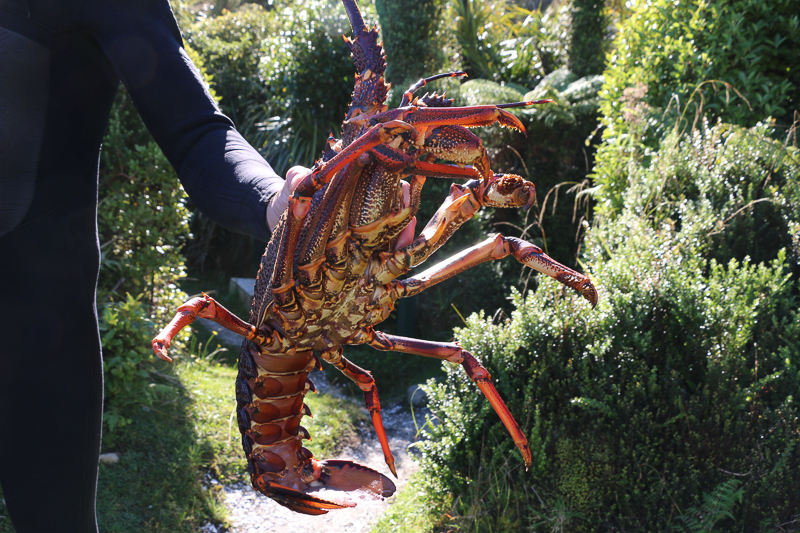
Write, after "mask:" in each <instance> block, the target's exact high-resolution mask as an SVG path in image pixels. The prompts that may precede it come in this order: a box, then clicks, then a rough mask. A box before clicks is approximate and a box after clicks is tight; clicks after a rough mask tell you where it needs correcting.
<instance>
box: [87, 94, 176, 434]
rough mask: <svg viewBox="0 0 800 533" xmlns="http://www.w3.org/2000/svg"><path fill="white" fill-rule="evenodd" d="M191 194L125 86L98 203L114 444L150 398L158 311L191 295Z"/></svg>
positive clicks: (106, 147) (107, 145) (101, 308)
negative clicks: (187, 286)
mask: <svg viewBox="0 0 800 533" xmlns="http://www.w3.org/2000/svg"><path fill="white" fill-rule="evenodd" d="M185 201H186V197H185V193H184V192H183V189H182V188H181V187H180V186H179V185H178V183H177V177H176V176H175V173H174V171H173V170H172V167H171V166H170V165H169V163H168V162H167V160H166V158H165V157H164V155H163V154H162V153H161V150H160V149H159V148H158V146H157V145H156V143H155V141H154V140H153V139H152V137H151V136H150V134H149V133H148V132H147V130H146V129H145V127H144V124H143V123H142V122H141V119H140V118H139V116H138V114H137V113H136V111H135V110H134V109H133V105H132V103H131V101H130V97H129V96H128V95H127V93H126V92H125V91H120V93H119V94H118V95H117V98H116V102H115V106H114V109H113V111H112V114H111V120H110V123H109V126H108V130H107V133H106V136H105V139H104V141H103V152H102V156H101V166H100V198H99V205H98V231H99V233H100V242H101V252H102V259H101V261H102V262H101V269H100V277H99V281H98V295H97V301H98V312H99V315H100V330H101V334H102V341H103V365H104V372H105V391H106V406H105V414H104V422H105V427H106V431H105V433H104V440H105V443H106V444H110V443H111V442H112V441H113V440H114V438H115V429H116V428H117V427H118V426H123V425H125V424H128V423H130V421H131V412H132V409H134V408H137V407H138V406H140V405H141V404H147V402H148V401H149V398H150V396H149V391H150V390H151V389H148V388H147V385H148V383H149V382H150V380H149V377H148V376H149V374H148V369H149V368H150V364H151V363H152V361H153V360H154V356H153V354H152V352H151V350H150V349H149V345H150V340H151V339H152V338H153V337H154V336H155V333H156V331H157V329H156V327H155V324H154V321H153V319H154V318H157V319H158V322H161V321H162V320H163V319H164V318H165V315H166V313H168V312H169V310H171V309H173V308H174V307H175V306H176V305H179V304H180V303H181V301H182V300H183V299H184V297H185V295H184V294H183V293H182V292H181V291H180V290H179V289H178V287H177V286H176V285H175V280H176V279H177V278H179V277H181V276H183V275H184V270H183V257H182V255H181V253H180V248H181V245H182V243H183V242H184V241H185V239H186V237H187V235H188V218H189V215H188V212H187V210H186V207H185ZM179 341H180V339H179Z"/></svg>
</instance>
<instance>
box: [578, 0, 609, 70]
mask: <svg viewBox="0 0 800 533" xmlns="http://www.w3.org/2000/svg"><path fill="white" fill-rule="evenodd" d="M604 7H605V2H604V1H600V0H572V21H571V22H572V23H571V24H570V29H571V30H572V35H570V47H569V69H570V70H571V71H572V72H574V73H575V74H576V75H578V76H588V75H591V74H601V73H602V72H603V70H604V67H605V65H604V63H605V48H606V45H607V42H606V39H605V37H606V27H607V24H608V21H607V20H606V17H605V16H604V13H603V11H604Z"/></svg>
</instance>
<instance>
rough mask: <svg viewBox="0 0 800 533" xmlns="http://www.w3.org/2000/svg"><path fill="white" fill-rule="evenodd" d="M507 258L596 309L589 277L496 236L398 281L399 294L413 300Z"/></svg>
mask: <svg viewBox="0 0 800 533" xmlns="http://www.w3.org/2000/svg"><path fill="white" fill-rule="evenodd" d="M509 255H513V256H514V257H515V258H516V259H517V260H518V261H519V262H520V263H522V264H524V265H526V266H529V267H531V268H533V269H534V270H537V271H539V272H541V273H542V274H546V275H548V276H550V277H551V278H553V279H555V280H556V281H559V282H560V283H563V284H564V285H566V286H567V287H570V288H571V289H574V290H575V291H577V292H578V293H579V294H580V295H581V296H583V297H584V298H586V299H587V300H588V301H589V303H591V304H592V307H594V306H596V305H597V289H595V287H594V285H592V282H591V280H590V279H589V278H588V277H586V276H584V275H583V274H581V273H579V272H576V271H574V270H572V269H571V268H568V267H566V266H564V265H562V264H561V263H559V262H557V261H555V260H554V259H552V258H551V257H550V256H548V255H547V254H545V253H544V252H543V251H542V249H541V248H539V247H538V246H536V245H534V244H531V243H529V242H526V241H523V240H522V239H518V238H516V237H505V236H503V235H499V234H498V235H495V236H494V237H489V238H488V239H486V240H485V241H483V242H481V243H479V244H476V245H475V246H473V247H471V248H467V249H466V250H464V251H463V252H461V253H459V254H456V255H454V256H452V257H450V258H449V259H446V260H444V261H442V262H441V263H439V264H437V265H434V266H432V267H431V268H429V269H428V270H426V271H424V272H421V273H420V274H417V275H416V276H413V277H411V278H408V279H405V280H402V281H399V282H398V284H399V286H400V287H402V289H400V290H399V291H398V292H399V293H400V295H401V296H403V297H406V296H413V295H415V294H418V293H420V292H422V291H423V290H425V289H427V288H428V287H431V286H432V285H435V284H437V283H439V282H442V281H444V280H446V279H448V278H451V277H453V276H455V275H456V274H458V273H459V272H463V271H464V270H466V269H468V268H472V267H474V266H475V265H479V264H481V263H483V262H486V261H491V260H493V259H502V258H504V257H507V256H509Z"/></svg>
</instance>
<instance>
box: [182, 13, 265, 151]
mask: <svg viewBox="0 0 800 533" xmlns="http://www.w3.org/2000/svg"><path fill="white" fill-rule="evenodd" d="M182 29H183V37H184V41H185V44H186V46H187V47H188V48H189V49H192V50H196V51H197V53H196V55H195V56H193V57H192V60H193V61H194V62H195V64H197V63H198V59H200V58H202V65H197V66H198V67H199V68H201V69H203V70H204V71H205V72H206V73H207V77H206V79H207V80H208V81H209V82H210V83H211V86H212V87H213V90H214V91H215V93H216V95H217V96H218V97H219V100H220V106H221V108H222V110H223V112H224V113H225V114H226V115H228V116H229V117H230V118H231V120H233V122H234V124H236V128H237V129H238V131H239V132H240V133H241V134H242V135H243V136H245V138H252V137H254V136H255V135H257V131H256V123H257V122H258V120H259V115H258V110H260V109H261V108H262V107H263V106H264V105H265V103H266V101H267V99H268V97H269V96H268V93H267V89H266V87H265V86H264V83H263V80H261V79H260V78H259V65H260V64H261V62H262V61H265V60H266V59H267V57H266V51H265V50H264V47H263V42H264V40H265V39H267V38H268V37H269V36H271V35H273V34H274V33H275V32H276V31H277V29H278V25H277V21H276V20H275V17H274V15H273V14H272V13H271V12H268V11H266V10H264V9H263V8H261V7H259V6H257V5H255V4H249V5H248V6H247V7H246V8H243V9H240V10H238V11H236V12H230V11H224V12H223V13H222V14H221V15H220V16H217V17H212V16H209V13H206V12H202V13H200V14H199V17H198V19H197V20H196V21H195V22H194V23H192V24H186V25H184V26H183V28H182Z"/></svg>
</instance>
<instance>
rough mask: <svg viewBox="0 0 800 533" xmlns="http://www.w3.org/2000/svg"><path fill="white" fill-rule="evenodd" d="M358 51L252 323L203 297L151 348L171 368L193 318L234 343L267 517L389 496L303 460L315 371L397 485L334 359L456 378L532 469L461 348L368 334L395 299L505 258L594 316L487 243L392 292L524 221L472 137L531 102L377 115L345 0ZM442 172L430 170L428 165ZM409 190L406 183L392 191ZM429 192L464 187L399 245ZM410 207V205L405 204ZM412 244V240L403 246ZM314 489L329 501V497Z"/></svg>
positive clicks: (380, 484) (261, 285) (356, 374)
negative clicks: (495, 211)
mask: <svg viewBox="0 0 800 533" xmlns="http://www.w3.org/2000/svg"><path fill="white" fill-rule="evenodd" d="M343 2H344V5H345V9H346V11H347V14H348V17H349V19H350V24H351V26H352V28H353V32H354V35H355V37H354V38H353V39H352V40H350V39H347V38H345V40H346V41H347V44H348V45H349V47H350V50H351V52H352V55H353V59H354V62H355V66H356V71H357V74H356V81H355V90H354V92H353V98H352V102H351V104H350V107H349V109H348V112H347V115H346V118H345V120H344V123H343V130H342V139H341V140H336V139H334V138H333V137H332V136H331V137H329V139H328V143H327V148H326V149H325V150H324V152H323V157H322V159H320V160H319V161H317V163H316V164H315V165H314V167H313V169H312V173H311V174H310V175H308V176H307V177H306V178H304V179H303V180H302V181H301V183H300V184H299V185H298V186H297V187H296V189H295V191H294V194H293V196H292V197H291V198H290V200H289V206H288V208H287V210H286V211H285V212H284V214H283V216H282V218H281V219H280V221H279V223H278V225H277V226H276V228H275V231H274V232H273V236H272V239H271V240H270V242H269V245H268V246H267V249H266V252H265V253H264V256H263V257H262V260H261V267H260V270H259V272H258V277H257V279H256V284H255V294H254V298H253V302H252V306H251V308H250V322H249V323H247V322H244V321H243V320H241V319H239V318H237V317H236V316H234V315H233V314H231V313H230V312H229V311H227V310H226V309H225V308H224V307H222V306H221V305H219V304H218V303H217V302H215V301H214V300H213V299H212V298H211V297H209V296H207V295H205V294H204V295H203V296H202V297H198V298H193V299H191V300H189V301H188V302H186V303H185V304H184V305H182V306H181V307H179V308H178V312H177V314H176V315H175V317H174V318H173V319H172V321H171V322H170V323H169V325H167V326H166V327H165V328H164V329H163V330H162V331H161V332H160V333H159V335H158V336H157V337H156V338H155V339H153V343H152V345H153V350H154V351H155V353H156V354H157V355H158V356H159V357H161V358H163V359H166V360H169V357H168V356H167V349H168V348H169V346H170V342H171V340H172V338H173V337H174V336H175V335H176V334H177V333H178V331H179V330H180V329H181V328H183V327H185V326H186V325H188V324H190V323H191V322H192V321H194V320H195V318H196V317H202V318H206V319H210V320H213V321H215V322H217V323H219V324H221V325H223V326H225V327H226V328H228V329H230V330H232V331H234V332H236V333H238V334H240V335H242V336H243V337H244V338H245V341H244V342H243V343H242V348H241V351H240V354H239V373H238V377H237V379H236V402H237V414H238V421H239V429H240V431H241V433H242V446H243V448H244V451H245V454H246V455H247V460H248V470H249V472H250V476H251V481H252V484H253V487H254V488H255V489H256V490H258V491H260V492H261V493H263V494H265V495H266V496H269V497H270V498H273V499H275V500H276V501H277V502H278V503H280V504H282V505H284V506H286V507H288V508H290V509H293V510H294V511H297V512H300V513H306V514H325V513H327V512H328V511H329V510H331V509H341V508H345V507H353V506H355V505H356V501H357V500H359V499H364V498H368V499H380V498H382V497H388V496H391V495H392V494H393V493H394V491H395V486H394V484H393V483H392V481H391V480H390V479H389V478H387V477H386V476H384V475H383V474H380V473H379V472H376V471H375V470H373V469H371V468H368V467H365V466H362V465H359V464H357V463H355V462H352V461H343V460H323V461H319V460H317V459H315V458H314V456H313V454H312V453H311V452H310V451H309V450H308V449H306V448H304V447H303V445H302V441H303V439H310V436H309V434H308V431H307V430H306V429H305V428H303V427H302V426H301V425H300V421H301V420H302V418H303V416H304V415H310V414H311V412H310V410H309V408H308V407H307V406H306V405H305V404H304V403H303V399H304V397H305V394H306V392H307V391H309V390H312V391H313V390H315V389H314V385H313V383H312V382H311V380H310V379H308V378H307V376H308V373H309V372H311V371H312V370H314V369H315V368H319V369H321V368H322V362H321V361H326V362H328V363H330V364H332V365H334V366H335V367H336V368H337V369H339V370H340V371H341V372H342V373H343V374H344V375H345V376H347V377H348V378H350V379H351V380H353V381H354V382H355V383H356V384H357V385H358V386H359V387H360V388H361V390H362V391H363V392H364V397H365V400H366V405H367V409H368V410H369V413H370V415H371V418H372V422H373V425H374V427H375V431H376V433H377V435H378V439H379V441H380V444H381V447H382V450H383V453H384V457H385V459H386V463H387V465H388V467H389V469H390V470H391V472H392V473H393V474H394V475H395V477H396V476H397V473H396V471H395V468H394V458H393V456H392V452H391V451H390V449H389V444H388V441H387V438H386V432H385V431H384V428H383V422H382V420H381V408H380V403H379V401H378V391H377V388H376V386H375V381H374V379H373V378H372V376H371V374H370V372H368V371H366V370H363V369H361V368H359V367H358V366H356V365H354V364H353V363H351V362H350V361H348V360H347V359H346V358H345V357H344V356H343V350H342V347H343V346H345V345H352V344H368V345H370V346H372V347H374V348H377V349H378V350H391V351H395V352H403V353H408V354H415V355H421V356H425V357H433V358H437V359H441V360H446V361H450V362H453V363H460V364H461V365H462V366H463V367H464V369H465V370H466V372H467V374H468V375H469V377H470V378H471V379H472V380H473V381H474V382H475V383H476V384H477V385H478V387H479V388H480V390H481V391H482V392H483V393H484V395H485V396H486V397H487V399H488V400H489V402H490V403H491V405H492V406H493V407H494V409H495V411H496V412H497V414H498V415H499V416H500V418H501V420H502V421H503V423H504V424H505V426H506V428H507V429H508V431H509V433H510V434H511V436H512V438H513V439H514V442H515V443H516V445H517V447H518V448H519V450H520V451H521V452H522V457H523V460H524V462H525V464H526V466H527V465H529V464H530V461H531V453H530V450H529V448H528V445H527V440H526V438H525V435H524V434H523V432H522V430H521V429H520V427H519V425H518V424H517V422H516V421H515V420H514V417H513V416H512V415H511V413H510V412H509V410H508V408H507V407H506V405H505V403H504V402H503V400H502V399H501V398H500V396H499V395H498V393H497V391H496V390H495V388H494V385H493V384H492V381H491V376H490V375H489V373H488V372H487V371H486V369H485V368H484V367H483V366H481V364H480V363H479V362H478V361H477V359H475V357H473V356H472V354H470V353H469V352H467V351H466V350H463V349H462V348H461V347H459V346H458V345H457V344H456V343H442V342H429V341H424V340H417V339H410V338H404V337H399V336H396V335H389V334H386V333H382V332H380V331H376V330H375V329H374V326H375V325H376V324H378V323H380V322H382V321H383V320H384V319H386V318H387V316H388V315H389V313H390V312H391V310H392V309H393V308H394V303H395V301H396V300H398V299H399V298H404V297H409V296H413V295H415V294H417V293H419V292H421V291H423V290H424V289H426V288H428V287H430V286H432V285H435V284H437V283H439V282H441V281H444V280H445V279H447V278H450V277H452V276H454V275H456V274H458V273H459V272H461V271H463V270H465V269H467V268H470V267H473V266H475V265H477V264H479V263H482V262H485V261H490V260H494V259H501V258H503V257H506V256H508V255H513V256H514V257H515V258H516V259H517V260H519V261H521V262H522V263H524V264H525V265H528V266H530V267H532V268H534V269H536V270H538V271H539V272H542V273H544V274H546V275H548V276H551V277H553V278H555V279H556V280H558V281H560V282H561V283H563V284H564V285H566V286H568V287H571V288H573V289H575V290H577V291H578V293H580V294H581V295H582V296H584V297H585V298H586V299H587V300H588V301H589V302H590V303H591V304H592V305H593V306H594V305H595V304H596V303H597V291H596V290H595V288H594V286H593V285H592V283H591V281H590V280H589V279H588V278H587V277H586V276H584V275H582V274H580V273H578V272H575V271H573V270H571V269H569V268H567V267H565V266H563V265H561V264H559V263H557V262H556V261H554V260H553V259H551V258H550V257H548V256H547V255H545V254H544V253H543V252H542V250H541V249H540V248H538V247H537V246H535V245H533V244H531V243H528V242H525V241H523V240H521V239H517V238H514V237H505V236H503V235H495V236H492V237H489V238H488V239H486V240H485V241H483V242H481V243H480V244H477V245H475V246H473V247H471V248H468V249H467V250H465V251H463V252H461V253H459V254H457V255H455V256H453V257H451V258H449V259H447V260H445V261H443V262H442V263H440V264H438V265H436V266H434V267H432V268H430V269H428V270H426V271H424V272H422V273H420V274H417V275H415V276H412V277H408V278H406V279H403V280H397V278H398V277H399V276H401V275H403V274H406V273H407V272H408V271H409V270H410V269H411V268H412V267H414V266H416V265H419V264H420V263H422V262H423V261H424V260H425V259H427V258H428V256H430V255H431V254H432V253H433V252H434V251H435V250H436V249H437V248H439V247H440V246H442V245H443V244H444V243H445V242H446V241H447V239H448V238H449V237H450V236H451V235H452V234H453V232H454V231H456V229H458V227H459V226H461V224H463V223H464V222H466V221H467V220H469V219H471V218H472V217H473V215H474V214H475V213H476V212H477V211H478V210H479V209H480V208H481V207H482V206H491V207H524V208H526V209H527V208H530V207H531V206H532V205H533V203H534V202H535V199H536V195H535V189H534V185H533V184H532V183H530V182H528V181H525V180H524V179H522V178H521V177H519V176H516V175H511V174H509V175H502V174H495V173H493V172H492V170H491V169H490V168H489V157H488V155H487V152H486V149H485V148H484V146H483V144H482V143H481V141H480V139H479V138H478V137H477V136H475V135H474V134H473V133H471V132H470V131H469V130H468V129H467V128H469V127H477V126H487V125H490V124H499V125H501V126H505V127H509V128H514V129H517V130H520V131H524V128H523V125H522V123H521V122H520V121H519V119H517V118H516V117H514V115H512V114H511V113H509V112H508V111H505V110H504V109H505V108H508V107H512V106H524V105H530V104H535V103H542V102H519V103H514V104H503V105H482V106H471V107H452V103H453V101H452V100H449V99H447V98H445V97H444V95H437V94H435V93H434V94H432V95H429V94H426V95H425V96H422V97H420V98H415V97H414V92H415V91H417V90H418V89H420V88H422V87H423V86H425V85H426V84H427V83H428V82H430V81H432V80H434V79H437V78H440V77H442V76H460V75H463V73H449V74H444V75H439V76H433V77H431V78H427V79H422V80H420V81H419V82H417V83H416V84H414V85H413V86H411V87H410V88H409V89H408V90H407V91H406V92H405V93H404V94H403V97H402V100H401V103H400V106H399V107H398V108H397V109H393V110H387V106H386V105H384V102H385V100H386V98H387V92H388V90H389V85H388V84H387V83H386V82H385V80H384V77H383V74H384V71H385V69H386V62H385V54H384V51H383V48H382V46H381V45H380V44H379V43H378V29H377V27H373V28H372V29H369V28H368V27H367V26H366V24H365V23H364V20H363V18H362V16H361V12H360V10H359V8H358V5H357V4H356V2H355V0H343ZM442 160H443V161H449V162H450V163H455V164H449V163H441V162H438V161H442ZM409 176H410V177H411V183H410V185H409V184H407V183H406V184H405V185H404V182H403V181H402V178H405V177H409ZM426 176H427V177H437V178H467V179H469V181H467V182H466V183H464V184H463V185H459V184H453V185H452V186H451V188H450V194H449V195H448V197H447V199H446V200H445V202H444V204H443V205H442V206H441V207H440V208H439V210H438V211H437V212H436V214H435V215H434V216H433V218H432V220H431V221H430V222H429V223H428V225H427V226H426V227H425V228H424V229H423V231H422V232H421V234H420V235H419V236H418V237H417V238H416V239H414V240H413V242H411V243H410V244H406V245H400V246H398V240H399V238H400V235H401V233H402V232H403V231H404V230H407V228H408V230H410V231H411V232H412V238H413V227H414V224H415V221H416V219H415V215H416V212H417V209H418V207H419V201H420V195H421V192H422V187H423V185H424V183H425V179H426ZM404 192H405V194H404ZM407 240H410V239H407ZM323 489H332V490H325V491H324V492H321V491H322V490H323Z"/></svg>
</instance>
